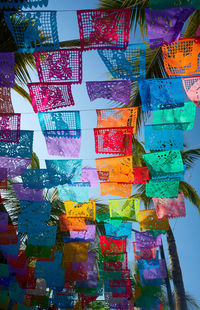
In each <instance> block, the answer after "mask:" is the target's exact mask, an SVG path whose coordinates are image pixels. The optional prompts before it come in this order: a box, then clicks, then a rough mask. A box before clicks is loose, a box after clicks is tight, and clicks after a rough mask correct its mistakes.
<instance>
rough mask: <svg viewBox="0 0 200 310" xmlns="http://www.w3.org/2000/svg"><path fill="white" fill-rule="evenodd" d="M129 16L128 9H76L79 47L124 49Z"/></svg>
mask: <svg viewBox="0 0 200 310" xmlns="http://www.w3.org/2000/svg"><path fill="white" fill-rule="evenodd" d="M130 16H131V10H130V9H116V10H109V9H108V10H79V11H77V18H78V25H79V33H80V43H81V48H82V49H84V50H89V49H97V48H98V49H99V48H111V49H126V47H127V45H128V41H129V27H130V25H129V24H130Z"/></svg>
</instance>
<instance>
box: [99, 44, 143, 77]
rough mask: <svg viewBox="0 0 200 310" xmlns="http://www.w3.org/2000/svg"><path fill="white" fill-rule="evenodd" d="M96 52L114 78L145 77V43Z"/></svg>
mask: <svg viewBox="0 0 200 310" xmlns="http://www.w3.org/2000/svg"><path fill="white" fill-rule="evenodd" d="M98 53H99V55H100V57H101V58H102V60H103V62H104V64H105V65H106V67H107V69H108V70H109V72H110V73H111V74H112V76H113V77H114V78H115V79H123V80H133V81H134V80H136V79H141V78H145V74H146V69H145V66H146V59H145V58H146V44H130V45H129V46H128V47H127V49H126V50H125V51H120V50H111V49H109V50H98Z"/></svg>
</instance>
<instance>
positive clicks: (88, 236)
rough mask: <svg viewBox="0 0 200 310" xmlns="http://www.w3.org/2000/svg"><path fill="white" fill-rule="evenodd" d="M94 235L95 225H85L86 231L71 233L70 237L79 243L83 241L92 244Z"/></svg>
mask: <svg viewBox="0 0 200 310" xmlns="http://www.w3.org/2000/svg"><path fill="white" fill-rule="evenodd" d="M95 233H96V225H87V230H86V231H71V232H70V237H71V238H73V239H76V240H80V241H81V240H85V241H89V242H93V241H94V239H95ZM88 259H89V258H88ZM94 260H95V259H94Z"/></svg>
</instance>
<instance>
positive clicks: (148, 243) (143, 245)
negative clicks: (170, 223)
mask: <svg viewBox="0 0 200 310" xmlns="http://www.w3.org/2000/svg"><path fill="white" fill-rule="evenodd" d="M157 233H158V235H157V236H156V237H155V236H154V235H153V234H152V232H147V231H145V232H136V233H135V241H136V247H137V249H150V248H154V247H158V246H161V245H162V239H161V234H159V231H157Z"/></svg>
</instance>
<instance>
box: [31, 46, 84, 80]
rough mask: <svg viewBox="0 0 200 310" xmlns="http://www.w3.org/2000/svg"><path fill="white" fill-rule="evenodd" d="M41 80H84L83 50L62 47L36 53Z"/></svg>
mask: <svg viewBox="0 0 200 310" xmlns="http://www.w3.org/2000/svg"><path fill="white" fill-rule="evenodd" d="M34 56H35V62H36V67H37V70H38V76H39V80H40V82H52V83H53V82H56V83H57V82H63V81H65V82H71V83H81V81H82V51H81V50H80V49H62V50H59V51H53V52H37V53H34Z"/></svg>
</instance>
